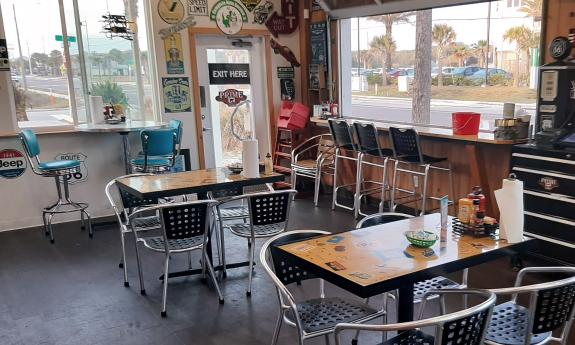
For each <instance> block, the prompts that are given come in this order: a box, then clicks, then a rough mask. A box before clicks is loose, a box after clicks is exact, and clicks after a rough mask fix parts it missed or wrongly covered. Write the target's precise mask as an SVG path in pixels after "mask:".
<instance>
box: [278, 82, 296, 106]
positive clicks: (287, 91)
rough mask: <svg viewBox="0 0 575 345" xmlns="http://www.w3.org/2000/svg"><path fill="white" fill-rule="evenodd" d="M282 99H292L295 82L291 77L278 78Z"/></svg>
mask: <svg viewBox="0 0 575 345" xmlns="http://www.w3.org/2000/svg"><path fill="white" fill-rule="evenodd" d="M280 90H281V95H282V101H293V100H294V98H295V84H294V82H293V79H280Z"/></svg>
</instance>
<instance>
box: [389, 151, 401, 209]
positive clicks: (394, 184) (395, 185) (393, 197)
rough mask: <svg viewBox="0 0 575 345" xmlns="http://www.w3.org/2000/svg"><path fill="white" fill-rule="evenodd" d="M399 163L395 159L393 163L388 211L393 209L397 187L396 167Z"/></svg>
mask: <svg viewBox="0 0 575 345" xmlns="http://www.w3.org/2000/svg"><path fill="white" fill-rule="evenodd" d="M398 165H399V161H395V163H394V165H393V182H392V184H391V196H390V200H389V210H390V212H393V211H395V207H396V206H395V189H396V187H397V168H398Z"/></svg>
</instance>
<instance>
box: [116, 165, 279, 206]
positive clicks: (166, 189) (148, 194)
mask: <svg viewBox="0 0 575 345" xmlns="http://www.w3.org/2000/svg"><path fill="white" fill-rule="evenodd" d="M284 178H285V176H284V175H282V174H278V173H272V174H269V175H266V174H260V176H259V177H257V178H245V177H244V176H243V175H242V174H232V173H231V172H230V171H229V169H227V168H215V169H206V170H193V171H184V172H180V173H173V174H158V175H151V176H138V177H126V178H123V179H119V180H118V187H119V188H120V189H122V190H125V191H126V192H128V193H130V194H132V195H134V196H137V197H138V198H141V199H144V198H154V197H166V196H175V195H183V194H192V193H202V192H208V191H213V190H220V189H226V188H231V187H244V186H252V185H258V184H265V183H273V182H279V181H283V180H284Z"/></svg>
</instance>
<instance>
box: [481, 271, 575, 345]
mask: <svg viewBox="0 0 575 345" xmlns="http://www.w3.org/2000/svg"><path fill="white" fill-rule="evenodd" d="M532 274H557V275H565V276H566V277H564V278H563V279H560V280H555V281H550V282H547V283H540V284H534V285H522V284H523V280H524V278H525V276H527V275H532ZM491 291H493V292H494V293H495V294H496V295H497V296H503V295H507V296H509V295H511V301H509V302H505V303H502V304H499V305H496V306H495V309H493V318H492V321H491V323H490V324H489V329H488V330H487V336H486V339H485V343H486V344H489V345H539V344H547V343H552V344H561V345H566V344H573V340H571V342H567V338H568V337H569V332H570V330H571V326H572V325H573V320H574V319H575V267H529V268H524V269H522V270H521V271H519V274H518V275H517V279H516V280H515V286H514V287H511V288H503V289H493V290H491ZM519 295H525V296H529V304H528V306H527V307H524V306H522V305H520V304H519V302H518V300H517V298H518V296H519ZM559 330H561V333H560V335H559V337H556V336H553V332H555V331H559Z"/></svg>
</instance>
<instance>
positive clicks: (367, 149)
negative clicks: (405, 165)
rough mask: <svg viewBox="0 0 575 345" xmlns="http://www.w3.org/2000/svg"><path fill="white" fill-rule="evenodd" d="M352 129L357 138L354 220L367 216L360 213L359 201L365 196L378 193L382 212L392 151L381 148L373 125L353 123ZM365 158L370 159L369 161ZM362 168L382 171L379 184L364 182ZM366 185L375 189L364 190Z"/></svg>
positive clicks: (377, 182)
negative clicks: (388, 164)
mask: <svg viewBox="0 0 575 345" xmlns="http://www.w3.org/2000/svg"><path fill="white" fill-rule="evenodd" d="M353 128H354V131H355V137H356V138H357V149H358V151H359V153H358V157H357V176H356V179H355V180H356V184H355V198H354V201H355V202H354V209H355V218H358V217H359V215H362V216H367V214H366V213H363V212H362V211H361V199H362V198H363V197H365V196H369V195H372V194H376V193H380V195H381V196H380V200H381V201H380V203H379V212H383V207H384V204H385V192H386V191H387V190H388V187H389V184H388V183H387V162H388V161H389V159H390V158H391V157H392V156H393V150H392V149H384V148H381V145H380V143H379V135H378V131H377V129H376V128H375V126H374V125H373V123H365V122H354V123H353ZM366 158H372V159H371V161H369V160H367V159H366ZM373 158H375V159H377V160H380V161H381V163H375V162H373ZM364 166H372V167H376V168H381V169H382V178H381V182H379V181H364V179H363V169H364ZM366 185H368V186H371V185H375V186H377V187H371V188H366Z"/></svg>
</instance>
